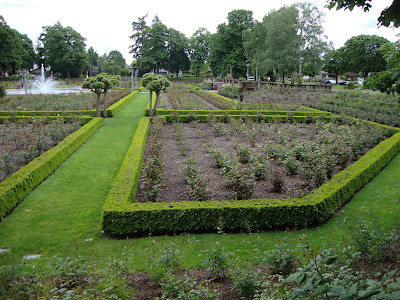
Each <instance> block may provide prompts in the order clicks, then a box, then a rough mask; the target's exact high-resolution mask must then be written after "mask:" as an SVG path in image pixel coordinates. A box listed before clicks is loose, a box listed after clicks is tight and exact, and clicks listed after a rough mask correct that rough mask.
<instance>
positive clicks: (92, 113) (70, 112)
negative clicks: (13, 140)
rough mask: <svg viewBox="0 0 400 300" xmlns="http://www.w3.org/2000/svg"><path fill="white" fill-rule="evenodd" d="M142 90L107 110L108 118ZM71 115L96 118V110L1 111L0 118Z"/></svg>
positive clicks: (136, 91) (137, 90)
mask: <svg viewBox="0 0 400 300" xmlns="http://www.w3.org/2000/svg"><path fill="white" fill-rule="evenodd" d="M140 90H141V89H136V90H135V91H134V92H133V93H131V94H129V95H127V96H125V97H124V98H122V99H121V100H119V101H118V102H116V103H114V104H113V105H111V106H110V107H109V108H107V117H113V116H114V115H115V114H116V113H117V112H118V111H119V110H120V109H121V108H122V107H124V105H125V104H126V103H128V102H129V101H130V100H131V99H132V98H133V97H134V96H136V95H137V94H138V93H139V91H140ZM102 114H103V109H100V115H102ZM70 115H86V116H90V117H95V116H96V110H63V111H24V110H16V111H0V116H16V117H29V116H70Z"/></svg>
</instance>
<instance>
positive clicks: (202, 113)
mask: <svg viewBox="0 0 400 300" xmlns="http://www.w3.org/2000/svg"><path fill="white" fill-rule="evenodd" d="M173 114H179V115H188V114H194V115H197V116H207V115H210V114H214V115H221V114H228V115H229V116H241V115H245V116H255V115H259V114H263V115H270V116H276V115H283V116H286V115H288V114H291V115H293V116H305V115H309V114H312V115H315V116H317V115H330V114H331V113H329V112H324V111H318V110H315V111H286V110H285V111H284V110H222V111H221V110H166V109H157V112H156V116H166V115H173Z"/></svg>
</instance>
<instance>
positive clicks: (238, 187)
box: [227, 165, 256, 199]
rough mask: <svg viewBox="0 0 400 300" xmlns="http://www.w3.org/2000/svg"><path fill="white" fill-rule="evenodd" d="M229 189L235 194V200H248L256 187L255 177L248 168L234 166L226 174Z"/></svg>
mask: <svg viewBox="0 0 400 300" xmlns="http://www.w3.org/2000/svg"><path fill="white" fill-rule="evenodd" d="M227 178H228V183H229V187H231V188H232V189H233V190H234V191H235V193H236V197H237V199H249V198H250V197H251V195H253V193H254V190H255V187H256V177H255V175H254V173H253V172H252V170H251V169H250V168H243V167H241V166H240V165H236V166H234V167H233V168H232V169H231V170H230V171H229V173H228V174H227Z"/></svg>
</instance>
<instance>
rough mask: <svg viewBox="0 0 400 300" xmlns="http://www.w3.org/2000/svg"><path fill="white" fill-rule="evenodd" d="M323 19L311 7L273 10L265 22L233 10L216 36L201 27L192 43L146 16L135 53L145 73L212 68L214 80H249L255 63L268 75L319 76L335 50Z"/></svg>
mask: <svg viewBox="0 0 400 300" xmlns="http://www.w3.org/2000/svg"><path fill="white" fill-rule="evenodd" d="M323 17H324V15H323V13H322V12H320V11H319V10H318V8H317V7H316V6H313V5H311V4H306V3H300V4H296V5H292V6H289V7H288V6H284V7H282V8H281V9H279V10H273V11H271V12H270V13H269V14H268V15H266V16H265V17H264V19H263V21H262V22H258V21H256V20H254V19H253V12H252V11H249V10H243V9H240V10H233V11H231V12H230V13H229V14H228V17H227V19H228V23H222V24H219V25H218V28H217V32H216V33H215V34H210V32H208V31H207V30H206V29H205V28H200V29H198V30H197V31H196V32H195V33H194V34H193V35H192V36H191V37H190V38H186V37H185V36H184V35H183V34H182V33H180V32H179V31H177V30H175V29H173V28H167V26H165V25H164V24H163V23H162V22H161V21H160V19H159V18H158V17H157V16H156V17H155V19H154V20H153V22H152V25H151V26H148V25H147V24H146V16H144V17H141V18H139V19H138V21H137V22H133V23H132V27H133V34H132V36H131V39H132V40H133V45H132V46H131V53H132V54H133V57H134V59H135V60H136V65H137V67H138V69H139V70H140V72H141V73H145V72H149V71H154V72H158V71H159V70H160V69H161V68H164V69H169V70H170V71H171V72H173V73H178V72H179V71H187V70H189V69H190V70H191V72H192V73H193V74H196V75H199V74H200V73H201V72H203V71H205V70H207V68H208V66H209V67H210V68H211V70H212V72H213V74H214V76H217V75H222V76H224V75H226V74H228V73H229V74H232V76H234V77H244V76H245V75H246V73H247V67H248V64H249V63H251V67H252V68H253V69H255V68H256V66H257V67H259V70H260V73H264V74H266V73H268V72H273V73H274V74H276V72H277V71H279V72H280V73H286V72H290V73H291V72H292V71H294V70H297V69H298V68H299V67H300V69H299V70H300V73H302V72H303V70H305V71H307V72H308V73H310V72H314V73H315V71H316V70H317V69H318V68H317V67H318V66H320V65H321V64H322V57H323V55H324V54H325V53H326V52H327V51H328V50H329V49H330V48H329V45H328V42H327V40H326V37H325V35H324V30H323Z"/></svg>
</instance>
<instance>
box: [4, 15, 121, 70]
mask: <svg viewBox="0 0 400 300" xmlns="http://www.w3.org/2000/svg"><path fill="white" fill-rule="evenodd" d="M0 40H1V43H0V57H1V60H0V70H1V71H3V73H6V72H8V73H10V74H15V73H16V72H17V71H18V70H21V69H28V70H29V69H31V68H32V67H33V65H34V64H35V63H36V64H38V65H40V64H42V63H43V64H44V65H46V66H48V65H50V66H51V68H52V71H53V72H55V73H58V74H60V76H62V77H79V76H80V75H81V74H82V73H83V72H85V73H86V72H88V73H91V72H92V70H93V68H94V67H95V66H96V67H98V69H97V72H98V73H100V72H105V73H108V74H111V75H128V74H129V70H128V69H126V63H125V59H124V57H123V56H122V54H121V53H120V52H119V51H117V50H114V51H111V52H110V53H109V54H104V55H103V56H99V54H98V53H97V52H96V51H95V50H94V49H93V47H90V48H89V49H88V50H87V51H86V43H85V41H86V39H85V38H84V37H83V36H82V35H81V34H80V33H78V32H77V31H76V30H74V29H73V28H71V27H69V26H67V27H63V26H62V25H61V23H60V22H58V23H56V24H54V25H52V26H45V27H43V32H42V33H41V34H40V36H39V38H38V41H37V45H36V47H34V46H33V42H32V40H30V39H29V38H28V37H27V35H25V34H21V33H19V32H18V31H17V30H15V29H13V28H11V27H10V26H8V25H7V23H6V21H5V20H4V18H3V17H2V16H0ZM90 75H92V74H90Z"/></svg>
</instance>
